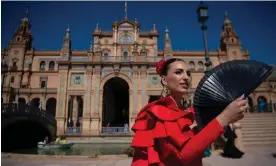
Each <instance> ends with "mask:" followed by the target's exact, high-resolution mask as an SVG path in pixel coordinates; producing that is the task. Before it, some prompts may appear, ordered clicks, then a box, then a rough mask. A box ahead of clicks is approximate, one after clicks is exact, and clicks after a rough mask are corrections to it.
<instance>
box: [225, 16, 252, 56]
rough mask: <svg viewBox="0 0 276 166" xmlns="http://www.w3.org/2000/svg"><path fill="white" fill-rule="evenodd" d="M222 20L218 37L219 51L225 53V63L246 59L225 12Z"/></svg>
mask: <svg viewBox="0 0 276 166" xmlns="http://www.w3.org/2000/svg"><path fill="white" fill-rule="evenodd" d="M224 18H225V19H224V23H223V25H222V32H221V35H220V50H221V51H224V52H226V57H225V61H231V60H236V59H247V55H248V54H245V53H244V52H243V50H242V44H241V41H240V39H239V36H238V34H237V33H236V31H235V30H234V28H233V24H232V21H231V20H229V18H228V14H227V12H225V14H224Z"/></svg>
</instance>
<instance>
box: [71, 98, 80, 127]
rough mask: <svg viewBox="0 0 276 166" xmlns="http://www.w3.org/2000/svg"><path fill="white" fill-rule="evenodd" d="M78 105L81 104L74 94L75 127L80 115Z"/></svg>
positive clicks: (73, 116) (73, 117)
mask: <svg viewBox="0 0 276 166" xmlns="http://www.w3.org/2000/svg"><path fill="white" fill-rule="evenodd" d="M78 105H79V102H78V97H77V96H74V98H73V115H72V119H73V122H74V127H75V124H76V123H77V118H78V117H77V116H78Z"/></svg>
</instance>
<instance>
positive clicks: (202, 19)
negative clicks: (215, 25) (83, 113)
mask: <svg viewBox="0 0 276 166" xmlns="http://www.w3.org/2000/svg"><path fill="white" fill-rule="evenodd" d="M196 12H197V16H198V22H199V23H201V29H202V31H203V39H204V50H205V66H206V72H208V71H210V70H211V68H212V62H211V61H210V57H209V51H208V43H207V34H206V30H207V25H205V23H206V21H207V20H208V17H209V16H208V6H207V5H204V4H203V2H202V1H201V2H200V4H199V6H198V8H197V11H196Z"/></svg>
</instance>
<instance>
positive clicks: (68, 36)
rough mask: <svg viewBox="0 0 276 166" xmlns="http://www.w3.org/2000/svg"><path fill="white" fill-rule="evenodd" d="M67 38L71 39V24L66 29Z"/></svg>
mask: <svg viewBox="0 0 276 166" xmlns="http://www.w3.org/2000/svg"><path fill="white" fill-rule="evenodd" d="M65 39H70V26H69V25H68V27H67V29H66V35H65Z"/></svg>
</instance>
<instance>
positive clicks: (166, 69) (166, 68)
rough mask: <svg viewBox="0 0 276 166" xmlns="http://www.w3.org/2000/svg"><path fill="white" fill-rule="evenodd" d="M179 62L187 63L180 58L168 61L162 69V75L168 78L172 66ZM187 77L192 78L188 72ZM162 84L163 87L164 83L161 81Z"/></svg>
mask: <svg viewBox="0 0 276 166" xmlns="http://www.w3.org/2000/svg"><path fill="white" fill-rule="evenodd" d="M177 61H181V62H185V61H184V60H183V59H180V58H171V59H168V60H167V61H166V63H165V64H164V66H163V67H162V70H161V75H164V76H166V75H167V74H168V70H169V68H170V64H171V63H173V62H177ZM187 75H188V76H189V77H190V76H191V72H190V71H187ZM161 84H162V85H163V83H162V81H161ZM163 86H164V85H163Z"/></svg>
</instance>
